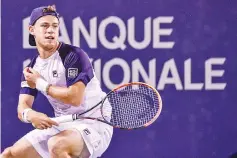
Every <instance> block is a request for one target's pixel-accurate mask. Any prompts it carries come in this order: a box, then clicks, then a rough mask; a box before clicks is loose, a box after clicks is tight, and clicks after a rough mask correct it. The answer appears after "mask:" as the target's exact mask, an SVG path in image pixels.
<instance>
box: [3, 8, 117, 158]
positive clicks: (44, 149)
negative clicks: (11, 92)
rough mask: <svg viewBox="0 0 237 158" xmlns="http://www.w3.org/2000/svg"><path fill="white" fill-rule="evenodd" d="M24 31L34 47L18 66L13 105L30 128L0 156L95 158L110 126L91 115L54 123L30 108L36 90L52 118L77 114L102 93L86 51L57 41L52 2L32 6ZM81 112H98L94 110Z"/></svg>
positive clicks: (108, 137) (56, 17) (56, 16)
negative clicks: (35, 52) (16, 98)
mask: <svg viewBox="0 0 237 158" xmlns="http://www.w3.org/2000/svg"><path fill="white" fill-rule="evenodd" d="M29 32H30V36H29V44H30V45H32V46H36V47H37V50H38V55H37V56H36V57H35V58H33V60H32V61H31V63H30V64H29V66H28V67H26V68H25V69H24V70H23V75H22V81H21V90H20V94H19V103H18V109H17V110H18V117H19V119H20V120H21V121H23V122H25V123H31V124H32V125H33V126H34V127H35V128H36V129H34V130H33V131H30V132H29V133H27V134H26V135H25V136H23V137H22V138H21V139H20V140H18V141H17V142H16V143H15V144H14V145H13V146H11V147H9V148H6V149H5V150H4V152H3V153H2V155H1V158H38V157H43V158H74V157H77V158H78V157H79V158H96V157H100V156H101V155H102V154H103V153H104V152H105V150H106V149H107V148H108V146H109V144H110V141H111V138H112V134H113V128H112V127H111V126H109V125H107V124H104V123H101V122H98V121H94V120H79V121H74V122H69V123H62V124H58V123H57V122H54V121H52V120H51V119H50V118H49V117H48V116H47V115H45V114H43V113H40V112H37V111H35V110H33V109H32V104H33V102H34V98H35V97H36V96H37V93H38V92H41V93H42V94H43V95H45V96H46V98H47V99H48V100H49V102H50V104H51V105H52V107H53V109H54V113H55V115H56V117H58V116H62V115H68V114H73V113H81V112H83V111H85V110H87V109H89V108H90V107H92V106H94V105H95V104H96V103H98V102H99V101H100V100H101V99H102V98H103V97H105V95H106V94H105V93H104V92H103V91H102V90H101V87H100V83H99V81H98V79H97V78H96V76H95V73H94V70H93V67H92V65H91V63H90V61H89V58H88V56H87V54H86V53H85V52H84V51H83V50H82V49H81V48H78V47H74V46H72V45H68V44H65V43H61V42H59V41H58V36H59V14H58V13H57V11H56V8H55V6H46V7H39V8H36V9H34V10H33V11H32V13H31V16H30V23H29ZM107 104H109V103H107ZM42 106H44V105H42ZM98 109H99V108H98ZM85 116H90V117H101V114H100V111H99V110H94V111H92V112H89V113H86V114H85Z"/></svg>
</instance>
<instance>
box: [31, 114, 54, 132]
mask: <svg viewBox="0 0 237 158" xmlns="http://www.w3.org/2000/svg"><path fill="white" fill-rule="evenodd" d="M27 119H28V120H29V121H30V122H31V123H32V125H33V126H34V127H35V128H36V129H41V130H43V129H47V128H51V127H52V126H53V125H55V126H58V123H57V122H55V121H53V120H51V119H50V118H49V117H48V116H47V115H45V114H43V113H40V112H36V111H33V110H32V111H29V112H28V115H27Z"/></svg>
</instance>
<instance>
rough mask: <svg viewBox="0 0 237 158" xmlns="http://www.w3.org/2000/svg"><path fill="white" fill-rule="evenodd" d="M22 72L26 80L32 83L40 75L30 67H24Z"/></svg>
mask: <svg viewBox="0 0 237 158" xmlns="http://www.w3.org/2000/svg"><path fill="white" fill-rule="evenodd" d="M23 74H24V76H25V79H26V81H29V82H33V83H36V80H37V79H38V78H40V77H41V76H40V74H39V73H38V72H37V71H35V70H34V69H32V68H30V67H27V68H25V69H24V71H23Z"/></svg>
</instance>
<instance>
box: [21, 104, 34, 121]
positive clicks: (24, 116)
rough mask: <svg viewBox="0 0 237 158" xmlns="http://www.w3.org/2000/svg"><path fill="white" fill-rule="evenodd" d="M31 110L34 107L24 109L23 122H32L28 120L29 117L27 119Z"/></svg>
mask: <svg viewBox="0 0 237 158" xmlns="http://www.w3.org/2000/svg"><path fill="white" fill-rule="evenodd" d="M29 111H32V109H31V108H27V109H24V110H23V112H22V115H21V116H22V120H23V122H25V123H31V122H30V121H28V119H27V114H28V112H29Z"/></svg>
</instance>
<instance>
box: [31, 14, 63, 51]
mask: <svg viewBox="0 0 237 158" xmlns="http://www.w3.org/2000/svg"><path fill="white" fill-rule="evenodd" d="M34 35H35V40H36V43H38V44H39V45H40V46H41V47H43V48H44V49H46V50H47V49H52V48H54V47H55V46H56V45H57V41H58V36H59V21H58V19H57V18H56V17H55V16H52V15H47V16H43V17H41V18H39V19H38V20H37V21H36V23H35V25H34Z"/></svg>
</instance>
